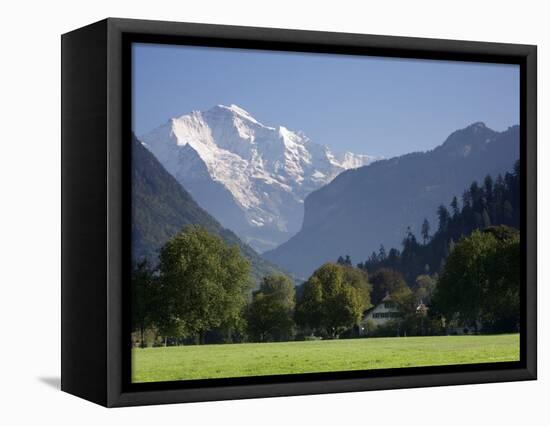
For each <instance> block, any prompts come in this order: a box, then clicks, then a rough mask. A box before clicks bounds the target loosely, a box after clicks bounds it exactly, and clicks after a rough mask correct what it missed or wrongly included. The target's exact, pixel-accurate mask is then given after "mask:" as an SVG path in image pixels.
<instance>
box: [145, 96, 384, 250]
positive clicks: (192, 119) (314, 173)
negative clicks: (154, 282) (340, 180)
mask: <svg viewBox="0 0 550 426" xmlns="http://www.w3.org/2000/svg"><path fill="white" fill-rule="evenodd" d="M140 140H141V141H142V142H144V143H145V145H146V147H147V148H148V149H149V150H150V151H151V152H152V153H153V154H154V155H155V156H156V157H157V159H158V160H159V161H160V162H161V163H162V165H163V166H164V167H165V168H166V170H168V172H169V173H170V174H172V176H174V177H175V178H176V180H177V181H178V182H179V183H181V184H182V185H183V186H184V187H185V188H186V189H187V190H188V191H189V192H190V193H191V194H192V195H193V197H194V198H195V200H197V202H198V204H199V205H200V206H201V207H203V208H204V209H205V210H207V211H208V212H209V213H210V214H211V215H212V216H214V217H215V218H216V219H217V220H218V221H219V222H220V223H221V224H222V225H223V226H224V227H226V228H229V229H231V230H232V231H234V232H235V233H236V234H237V235H238V236H239V237H240V238H241V239H243V240H244V241H245V242H246V243H248V244H250V245H251V246H252V247H254V248H255V249H256V250H258V251H260V252H262V251H265V250H267V249H271V248H275V247H276V246H278V245H279V244H280V243H282V242H284V241H286V240H288V239H289V238H290V237H291V236H292V235H294V234H295V233H296V232H298V230H299V229H300V226H301V224H302V220H303V200H304V198H305V197H306V196H307V194H309V193H310V192H312V191H314V190H316V189H318V188H320V187H321V186H323V185H325V184H327V183H328V182H330V181H331V180H332V179H333V178H334V177H335V176H337V175H338V174H339V173H341V172H342V171H344V170H347V169H350V168H356V167H360V166H363V165H365V164H369V163H370V162H372V161H373V160H374V158H373V157H371V156H368V155H357V154H353V153H350V152H345V153H342V154H335V153H332V152H331V151H330V150H329V149H328V148H327V147H326V146H323V145H318V144H315V143H313V142H311V141H310V140H309V139H308V138H307V137H306V136H305V135H304V134H302V133H299V132H293V131H291V130H288V129H287V128H285V127H283V126H279V127H269V126H265V125H263V124H262V123H260V122H259V121H258V120H256V119H255V118H254V117H252V115H251V114H250V113H248V112H247V111H245V110H244V109H242V108H240V107H238V106H236V105H231V106H224V105H218V106H216V107H214V108H212V109H210V110H208V111H205V112H199V111H194V112H192V113H190V114H187V115H183V116H181V117H178V118H172V119H170V120H169V121H168V122H167V123H165V124H164V125H162V126H160V127H159V128H157V129H155V130H153V131H151V132H150V133H147V134H145V135H142V136H140Z"/></svg>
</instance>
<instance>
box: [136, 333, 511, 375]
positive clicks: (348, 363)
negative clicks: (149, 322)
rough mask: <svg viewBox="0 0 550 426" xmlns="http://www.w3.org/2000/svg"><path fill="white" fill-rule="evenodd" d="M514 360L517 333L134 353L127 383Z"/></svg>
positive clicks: (209, 346) (180, 347) (207, 347)
mask: <svg viewBox="0 0 550 426" xmlns="http://www.w3.org/2000/svg"><path fill="white" fill-rule="evenodd" d="M518 360H519V334H502V335H487V336H429V337H389V338H367V339H349V340H319V341H307V342H283V343H242V344H221V345H196V346H168V347H156V348H144V349H141V348H134V349H133V350H132V381H133V382H134V383H138V382H157V381H174V380H193V379H210V378H224V377H246V376H264V375H274V374H296V373H316V372H330V371H351V370H372V369H380V368H401V367H420V366H436V365H453V364H472V363H489V362H504V361H518Z"/></svg>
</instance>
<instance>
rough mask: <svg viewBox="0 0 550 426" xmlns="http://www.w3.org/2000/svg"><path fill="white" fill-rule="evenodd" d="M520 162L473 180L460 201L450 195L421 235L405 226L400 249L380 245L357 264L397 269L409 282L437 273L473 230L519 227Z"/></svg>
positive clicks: (370, 268)
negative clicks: (493, 176)
mask: <svg viewBox="0 0 550 426" xmlns="http://www.w3.org/2000/svg"><path fill="white" fill-rule="evenodd" d="M520 206H521V203H520V165H519V161H517V162H516V163H515V166H514V169H513V171H512V172H509V173H506V174H504V175H498V176H497V177H496V179H493V178H492V177H491V176H490V175H487V176H486V177H485V179H484V180H483V182H481V183H478V182H477V181H474V182H473V183H472V184H471V185H470V186H469V188H468V189H467V190H466V191H464V193H463V194H462V196H461V199H460V201H459V198H458V197H456V196H455V197H453V198H452V200H451V202H450V204H449V205H448V206H445V205H441V206H439V208H438V209H437V219H438V221H437V224H436V227H435V226H434V228H432V225H431V224H430V222H429V221H428V220H427V219H425V220H424V222H423V223H422V226H421V227H420V228H421V232H420V236H419V237H417V236H416V235H415V233H413V232H412V231H411V229H408V231H407V233H406V235H405V237H404V239H403V242H402V249H401V251H400V250H398V249H397V248H391V249H390V250H387V249H386V248H385V247H384V246H383V245H382V246H380V249H379V250H378V251H377V252H373V253H372V254H371V255H370V257H369V258H368V259H367V260H366V261H364V262H361V263H360V264H359V265H358V266H359V267H360V268H363V269H366V270H368V271H369V272H373V271H376V270H377V269H380V268H390V269H393V270H396V271H399V272H401V273H402V274H403V276H404V277H405V278H406V280H407V282H408V283H409V284H410V285H413V283H414V282H415V280H416V278H417V276H418V275H421V274H431V273H437V272H439V271H440V270H441V267H442V266H443V264H444V262H445V259H446V258H447V256H448V255H449V253H450V252H451V251H452V250H453V247H454V245H455V243H456V242H458V241H459V240H460V238H462V237H463V236H467V235H470V234H471V233H472V232H473V231H474V230H476V229H485V228H488V227H490V226H493V225H507V226H509V227H512V228H515V229H518V230H519V227H520V209H521V207H520Z"/></svg>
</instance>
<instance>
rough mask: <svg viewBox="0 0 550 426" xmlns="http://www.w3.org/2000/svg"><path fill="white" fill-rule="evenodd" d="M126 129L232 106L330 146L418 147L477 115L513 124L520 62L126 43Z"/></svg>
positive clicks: (361, 149) (496, 125)
mask: <svg viewBox="0 0 550 426" xmlns="http://www.w3.org/2000/svg"><path fill="white" fill-rule="evenodd" d="M132 83H133V100H134V102H133V128H134V131H135V132H136V134H137V135H138V136H139V135H140V134H143V133H145V132H147V131H149V130H152V129H153V128H155V127H157V126H159V125H161V124H163V123H165V122H166V121H167V120H168V119H169V118H171V117H176V116H180V115H183V114H186V113H188V112H190V111H193V110H201V111H203V110H207V109H209V108H211V107H213V106H214V105H217V104H225V105H230V104H236V105H239V106H240V107H242V108H244V109H246V110H247V111H249V112H250V113H251V114H252V116H254V117H255V118H256V119H257V120H259V121H260V122H262V123H264V124H266V125H270V126H277V125H284V126H286V127H288V128H289V129H291V130H302V131H303V132H304V133H305V134H306V135H307V136H309V137H310V139H312V140H313V141H314V142H317V143H322V144H326V145H328V146H329V147H331V148H332V149H333V150H335V151H352V152H356V153H364V154H371V155H381V156H385V157H391V156H394V155H400V154H405V153H408V152H412V151H425V150H427V149H431V148H434V147H435V146H437V145H439V144H441V143H442V142H443V141H444V140H445V138H446V137H447V136H448V135H449V134H450V133H451V132H453V131H454V130H457V129H460V128H463V127H465V126H467V125H469V124H471V123H474V122H477V121H483V122H485V124H486V125H487V126H488V127H491V128H493V129H494V130H505V129H506V128H508V126H511V125H514V124H519V66H515V65H501V64H481V63H468V62H453V61H432V60H414V59H390V58H379V57H358V56H347V55H326V54H312V53H288V52H268V51H258V50H243V49H219V48H210V47H190V46H164V45H155V44H135V45H134V46H133V82H132Z"/></svg>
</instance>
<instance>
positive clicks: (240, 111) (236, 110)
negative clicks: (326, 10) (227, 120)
mask: <svg viewBox="0 0 550 426" xmlns="http://www.w3.org/2000/svg"><path fill="white" fill-rule="evenodd" d="M209 112H213V113H216V112H225V113H227V112H229V113H231V114H233V115H236V116H238V117H239V118H244V119H246V120H248V121H251V122H253V123H255V124H260V125H261V123H260V122H259V121H258V120H256V119H255V118H254V117H253V116H252V114H250V113H249V112H248V111H247V110H245V109H244V108H241V107H240V106H238V105H235V104H230V105H229V106H227V105H223V104H218V105H216V106H215V107H214V108H212V109H210V110H209Z"/></svg>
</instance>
